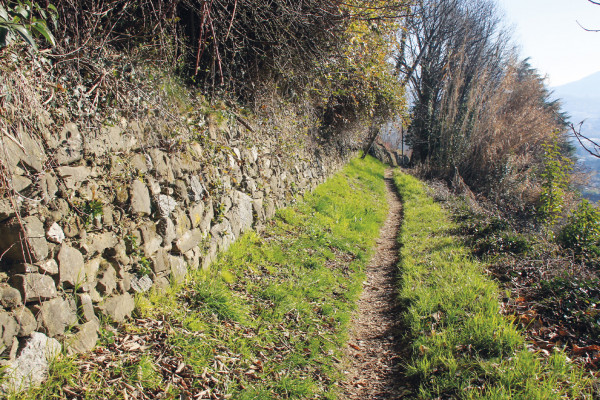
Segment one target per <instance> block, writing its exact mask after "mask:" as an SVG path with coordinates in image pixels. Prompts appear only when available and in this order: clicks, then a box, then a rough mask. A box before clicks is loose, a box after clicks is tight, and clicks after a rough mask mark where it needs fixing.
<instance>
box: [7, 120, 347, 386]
mask: <svg viewBox="0 0 600 400" xmlns="http://www.w3.org/2000/svg"><path fill="white" fill-rule="evenodd" d="M246 126H247V124H244V125H240V124H238V123H236V122H235V120H233V122H232V121H229V123H228V124H223V123H221V124H220V126H218V127H216V126H212V125H211V126H209V128H210V129H208V130H207V135H206V137H200V138H199V140H193V139H190V138H188V139H187V140H184V141H181V140H180V139H175V138H171V139H165V138H164V137H162V138H151V135H148V127H141V126H140V125H139V124H136V123H127V122H125V121H121V122H120V123H119V124H118V125H115V126H107V127H105V128H103V129H102V130H100V131H99V132H97V133H96V134H93V133H90V132H85V130H84V129H82V128H81V127H78V126H77V125H76V124H74V123H67V124H65V125H64V127H63V128H62V129H61V130H60V135H58V136H57V137H53V136H52V135H50V134H49V133H48V131H46V130H43V129H42V130H41V133H36V134H31V133H27V132H22V135H21V137H18V138H16V137H8V136H1V137H0V140H1V141H0V144H1V146H2V151H1V154H0V162H1V164H0V166H1V167H2V171H1V172H2V176H3V179H4V181H3V193H4V196H3V197H2V198H1V199H0V255H1V259H0V270H1V272H0V303H1V308H0V352H1V353H2V359H3V361H2V362H3V363H4V364H7V366H8V371H14V374H13V375H14V378H13V379H12V380H9V381H8V382H7V383H5V386H4V388H5V389H6V388H7V387H8V388H14V387H17V386H27V385H29V384H30V383H37V382H39V381H40V380H41V379H43V375H44V368H45V366H47V360H46V359H45V358H44V357H43V356H39V354H38V355H37V356H32V355H31V349H35V351H37V352H38V353H40V352H41V353H40V354H46V353H48V352H46V351H44V350H43V349H41V350H40V347H44V346H46V347H48V346H50V347H49V349H50V350H51V352H50V353H52V354H54V353H56V348H57V346H58V345H60V344H62V345H63V346H64V349H66V352H67V353H68V354H73V353H77V352H85V351H88V350H90V349H92V348H93V346H94V345H95V343H96V341H97V338H98V328H99V317H100V316H101V315H103V316H106V317H108V318H109V319H110V320H112V321H115V322H120V321H123V320H125V319H126V318H128V317H129V316H131V313H132V311H133V309H134V296H135V294H136V293H143V292H146V291H148V290H150V289H151V288H152V287H157V288H163V287H165V286H167V285H169V284H170V282H171V281H176V282H179V281H181V280H183V279H184V278H185V276H186V274H187V272H188V271H189V270H190V269H197V268H209V266H210V264H211V262H212V261H213V260H214V259H215V257H216V256H217V254H218V253H219V252H221V251H225V250H227V249H228V247H229V246H230V245H231V244H232V243H233V242H234V241H235V240H236V239H237V238H238V237H240V235H242V234H243V233H244V232H245V231H247V230H248V229H258V230H260V229H261V227H262V226H263V224H264V223H265V221H267V220H268V219H269V218H271V217H273V215H274V213H275V210H276V209H277V208H279V207H282V206H285V205H287V204H289V203H290V202H291V201H293V200H294V198H295V196H296V195H297V194H301V193H303V192H305V191H307V190H311V189H312V188H314V187H315V186H316V185H317V184H319V183H321V182H322V181H324V180H325V179H326V178H327V177H328V176H329V175H331V174H332V173H333V172H335V171H336V170H337V169H339V168H340V167H341V166H342V165H343V163H344V162H345V156H344V155H343V152H342V153H341V152H339V151H333V150H332V151H330V152H328V151H327V149H325V148H322V147H321V148H319V149H317V150H310V149H302V148H296V149H295V151H294V152H293V154H289V153H287V154H286V152H284V151H281V150H280V149H281V148H280V146H281V143H282V141H281V140H275V139H273V138H270V137H269V136H268V135H266V134H263V135H261V134H260V132H258V133H257V132H250V131H249V130H248V129H247V127H246ZM57 340H58V341H57ZM59 343H60V344H59ZM32 357H33V358H35V359H36V360H37V363H38V364H36V365H39V368H41V372H39V371H38V370H36V368H38V367H36V366H31V363H28V362H27V360H29V359H30V358H32ZM24 365H26V366H24Z"/></svg>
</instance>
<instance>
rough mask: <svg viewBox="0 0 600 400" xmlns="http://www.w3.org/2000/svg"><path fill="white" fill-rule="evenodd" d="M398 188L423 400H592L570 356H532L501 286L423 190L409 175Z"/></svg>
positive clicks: (404, 293) (411, 370) (403, 265)
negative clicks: (503, 304) (503, 305)
mask: <svg viewBox="0 0 600 400" xmlns="http://www.w3.org/2000/svg"><path fill="white" fill-rule="evenodd" d="M394 180H395V183H396V185H397V187H398V190H399V192H400V195H401V198H402V200H403V202H404V222H403V225H402V230H401V236H400V239H399V240H400V243H401V254H400V260H401V261H400V270H401V280H400V283H399V284H400V298H401V299H402V301H403V302H404V303H405V304H406V306H407V311H406V313H405V319H406V320H405V324H406V326H407V327H408V330H409V332H408V335H410V337H411V340H412V349H411V350H412V354H413V356H412V359H411V360H410V361H408V363H407V366H406V373H407V375H408V377H409V378H411V379H413V380H414V382H415V383H416V384H417V385H418V398H421V399H434V398H439V399H446V398H464V399H482V398H483V399H528V400H529V399H563V398H572V399H581V398H592V394H591V389H590V386H591V383H590V380H589V379H587V378H586V375H585V373H584V372H583V371H582V370H581V369H580V368H578V367H577V366H575V365H574V364H572V363H571V362H570V360H569V359H568V358H567V356H566V355H565V354H564V353H562V352H560V351H555V352H553V353H551V354H549V355H548V354H546V355H543V354H541V353H540V354H538V353H533V352H531V351H529V350H528V349H527V346H526V342H525V339H524V338H523V336H522V335H521V333H520V332H519V331H518V330H517V328H516V327H515V326H514V325H513V324H512V323H511V322H510V321H509V320H507V319H506V318H504V317H503V316H502V315H501V314H500V305H499V301H498V297H499V294H498V293H499V288H498V286H497V285H496V284H495V283H494V282H493V281H492V280H491V279H490V278H488V277H487V276H486V274H485V271H484V266H483V265H482V264H481V263H479V262H477V261H476V260H474V259H473V257H472V256H470V251H469V250H468V249H467V248H466V247H464V245H463V244H461V243H462V242H461V240H460V239H459V238H458V237H456V236H454V233H455V232H456V231H457V229H456V226H455V224H454V223H453V222H451V220H450V217H449V216H448V215H447V213H446V212H445V211H444V210H442V208H441V207H440V206H439V205H438V204H436V203H434V201H433V199H431V198H430V197H429V196H427V195H426V193H425V189H424V187H423V185H422V184H421V183H420V182H419V181H418V180H417V179H415V178H414V177H412V176H409V175H406V174H402V173H397V174H396V175H395V177H394Z"/></svg>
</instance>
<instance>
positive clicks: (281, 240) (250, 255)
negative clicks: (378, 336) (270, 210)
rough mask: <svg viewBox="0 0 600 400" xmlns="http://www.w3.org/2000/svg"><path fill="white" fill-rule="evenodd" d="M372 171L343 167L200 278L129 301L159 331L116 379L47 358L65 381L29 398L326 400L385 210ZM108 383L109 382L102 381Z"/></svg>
mask: <svg viewBox="0 0 600 400" xmlns="http://www.w3.org/2000/svg"><path fill="white" fill-rule="evenodd" d="M383 170H384V167H383V165H382V164H380V163H379V162H377V161H375V160H374V159H372V158H368V159H366V160H358V159H355V160H353V161H351V162H350V163H349V165H347V166H346V167H345V168H344V169H343V170H342V171H341V172H339V173H337V174H336V175H335V176H333V177H332V178H330V179H329V180H328V181H327V182H325V183H324V184H322V185H320V186H319V187H317V188H316V189H315V190H314V191H313V192H312V193H309V194H306V195H305V196H304V198H303V199H299V200H298V201H297V202H296V204H295V205H294V206H292V207H288V208H285V209H281V210H279V211H278V212H277V214H276V216H275V218H273V219H272V220H271V221H269V222H268V223H267V225H266V227H265V230H264V232H262V233H261V234H260V235H258V234H257V233H255V232H253V231H251V232H248V233H246V234H244V235H243V236H242V237H241V238H240V239H239V240H238V241H237V242H236V243H235V244H233V245H232V246H231V248H230V249H229V250H228V251H227V252H226V253H224V254H222V255H221V256H220V257H219V258H218V260H217V261H216V262H215V263H214V264H213V265H212V266H211V267H210V269H209V270H208V271H196V272H192V273H191V274H190V275H188V278H187V280H186V282H185V283H184V284H183V285H180V286H173V287H171V288H170V289H168V290H167V291H166V292H163V293H158V292H152V293H151V294H149V295H144V296H139V297H138V298H137V299H136V301H137V308H136V312H137V316H138V321H139V320H142V321H146V322H144V323H145V324H148V322H147V321H159V322H160V321H164V323H162V322H161V323H160V324H158V323H157V322H153V324H154V325H153V326H164V325H168V327H169V328H168V329H166V328H165V329H163V328H161V329H162V330H161V331H160V332H158V331H157V332H156V333H154V335H155V336H156V337H157V338H159V337H160V338H161V339H160V340H161V341H164V343H162V344H159V343H158V342H155V343H154V348H155V349H158V348H160V350H153V351H147V352H146V353H145V355H144V356H143V357H141V358H139V357H138V358H134V359H135V362H133V361H125V362H123V363H122V364H119V365H120V368H121V369H120V371H121V372H120V374H121V375H120V380H117V378H119V376H117V377H115V376H114V374H113V375H110V376H109V377H106V376H104V377H103V376H102V374H103V372H102V371H94V370H92V371H89V372H87V373H82V372H81V371H76V372H74V370H73V368H72V366H71V367H69V366H68V365H66V366H65V364H64V362H62V363H61V362H59V363H58V364H56V366H58V367H59V373H60V371H69V373H68V375H67V376H64V375H63V376H58V377H57V376H53V377H51V379H50V383H51V384H52V385H54V387H53V388H50V389H48V388H46V389H42V391H41V392H40V391H38V392H36V393H35V397H36V398H37V399H42V398H57V394H60V393H61V392H60V391H61V388H64V387H82V386H83V387H87V388H88V389H87V390H86V391H85V395H84V397H85V398H124V395H123V393H124V392H128V391H129V390H130V388H131V387H133V388H141V390H142V391H143V392H144V393H146V395H151V397H153V398H177V399H178V398H188V397H187V396H191V397H190V398H193V396H194V395H197V394H199V393H201V392H203V391H206V392H205V395H206V396H208V395H209V394H210V395H211V396H216V397H211V398H233V399H240V400H241V399H292V398H295V399H309V398H311V399H312V398H332V399H333V398H336V396H337V395H336V388H337V385H336V384H335V382H336V381H337V380H339V379H340V378H341V372H340V366H339V365H338V363H339V361H340V359H341V358H342V349H343V348H344V347H345V342H346V340H347V331H348V325H349V322H350V319H351V315H352V312H353V310H354V309H355V307H356V301H357V299H358V296H359V294H360V292H361V290H362V282H363V280H364V272H363V270H364V267H365V265H366V263H367V262H368V260H369V258H370V255H371V252H372V249H373V247H374V243H375V239H376V238H377V236H378V233H379V229H380V227H381V225H382V223H383V221H384V219H385V216H386V214H387V203H386V201H385V185H384V181H383ZM146 329H147V328H144V326H143V324H141V326H140V324H137V325H136V324H134V323H131V324H129V325H127V326H126V327H125V331H124V332H123V331H122V332H121V333H120V335H121V337H122V336H123V335H131V337H133V338H135V337H136V335H147V334H148V332H146ZM161 332H165V335H166V337H164V338H162V336H161V335H162V333H161ZM156 340H159V339H156ZM111 341H112V342H111ZM111 343H119V341H118V340H116V338H114V337H112V338H111V337H110V335H108V336H105V337H104V338H103V339H102V343H101V345H100V346H99V347H101V348H105V347H107V348H111ZM96 351H98V350H96ZM124 359H125V360H127V359H128V358H127V357H124ZM130 359H131V358H130ZM166 360H167V361H168V360H170V361H168V363H169V365H171V364H172V365H173V368H175V367H177V365H180V372H178V374H179V375H180V376H182V377H184V378H185V377H186V376H188V377H191V378H189V379H188V380H187V381H186V382H187V383H186V385H185V387H184V386H183V385H181V384H180V385H178V384H176V382H175V384H174V383H172V382H169V380H170V379H172V376H173V374H172V373H162V372H161V371H162V367H160V366H163V365H165V362H166ZM173 360H176V361H173ZM55 369H56V368H55ZM100 381H101V382H104V383H105V384H98V382H100ZM111 381H115V382H117V384H113V385H111V384H106V383H108V382H111ZM122 382H124V383H122ZM125 383H126V384H125ZM127 385H129V386H127ZM129 394H130V395H131V392H129ZM181 396H183V397H181ZM58 397H60V396H58ZM204 398H205V397H204Z"/></svg>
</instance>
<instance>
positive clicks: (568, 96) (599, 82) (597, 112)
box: [551, 72, 600, 201]
mask: <svg viewBox="0 0 600 400" xmlns="http://www.w3.org/2000/svg"><path fill="white" fill-rule="evenodd" d="M551 89H552V90H553V93H554V97H555V98H557V99H560V101H561V103H562V109H563V111H566V112H567V114H568V115H569V116H570V121H571V122H572V123H573V124H575V125H576V126H577V125H579V123H580V122H583V125H582V126H581V133H582V134H583V135H585V136H587V137H589V138H594V139H596V141H598V139H600V72H596V73H595V74H592V75H590V76H587V77H585V78H583V79H580V80H578V81H575V82H571V83H567V84H565V85H561V86H557V87H554V88H551ZM572 143H573V144H574V145H575V148H576V149H577V155H578V157H579V160H580V163H579V166H580V168H581V170H582V171H588V172H589V173H590V182H589V183H588V184H587V185H584V186H582V187H581V188H580V190H581V192H582V194H583V196H584V197H585V198H588V199H590V200H592V201H600V191H599V189H598V188H600V174H598V172H600V159H599V158H596V157H593V156H591V155H589V154H588V153H587V152H586V151H585V150H584V149H583V148H582V147H581V146H580V145H579V143H577V141H576V140H575V139H573V142H572Z"/></svg>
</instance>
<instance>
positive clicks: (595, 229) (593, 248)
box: [558, 200, 600, 256]
mask: <svg viewBox="0 0 600 400" xmlns="http://www.w3.org/2000/svg"><path fill="white" fill-rule="evenodd" d="M558 240H559V242H560V243H561V244H562V245H563V246H565V247H567V248H569V249H572V250H574V251H575V253H576V254H578V255H580V256H600V210H598V208H597V207H596V206H594V205H592V204H590V202H589V201H587V200H582V201H581V203H580V204H579V207H578V208H577V209H576V210H575V211H574V212H573V214H571V216H570V217H569V219H568V221H567V223H566V225H565V226H564V227H563V229H562V230H561V232H560V234H559V236H558Z"/></svg>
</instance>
